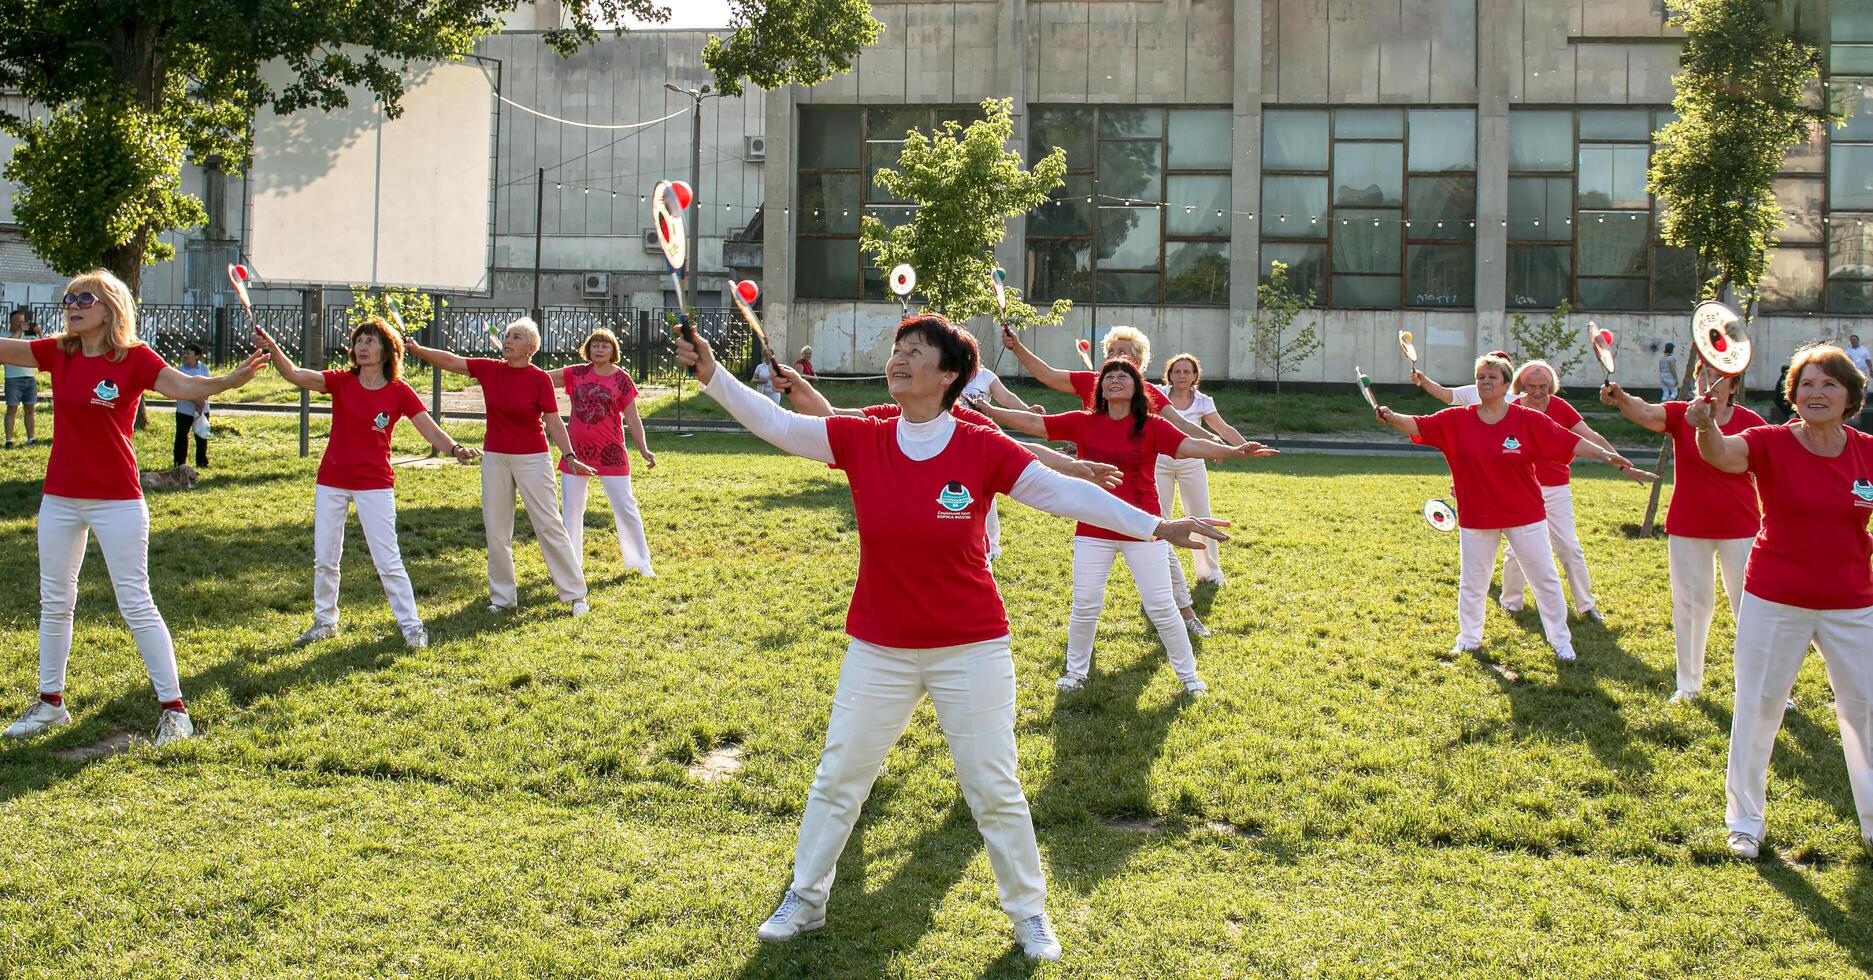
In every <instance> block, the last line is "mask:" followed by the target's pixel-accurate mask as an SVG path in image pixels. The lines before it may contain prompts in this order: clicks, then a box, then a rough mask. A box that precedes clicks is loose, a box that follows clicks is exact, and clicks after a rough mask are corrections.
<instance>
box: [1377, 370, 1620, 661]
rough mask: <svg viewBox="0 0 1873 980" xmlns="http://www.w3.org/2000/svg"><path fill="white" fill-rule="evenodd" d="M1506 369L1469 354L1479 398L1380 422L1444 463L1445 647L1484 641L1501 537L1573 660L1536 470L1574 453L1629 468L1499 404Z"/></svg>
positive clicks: (1554, 641)
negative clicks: (1452, 596) (1451, 616)
mask: <svg viewBox="0 0 1873 980" xmlns="http://www.w3.org/2000/svg"><path fill="white" fill-rule="evenodd" d="M1513 373H1514V372H1513V371H1512V370H1511V368H1510V366H1509V361H1508V358H1505V357H1500V356H1498V355H1496V354H1494V353H1491V354H1485V355H1483V356H1482V357H1479V358H1477V359H1476V393H1477V397H1478V398H1479V399H1480V402H1479V403H1478V404H1475V405H1466V406H1463V407H1461V408H1446V409H1444V410H1443V411H1441V412H1438V413H1436V414H1434V415H1400V414H1399V413H1397V412H1394V411H1392V410H1391V409H1390V408H1387V407H1385V406H1383V405H1381V406H1379V410H1378V416H1379V420H1380V421H1382V422H1384V423H1385V424H1387V425H1389V426H1391V427H1392V428H1394V429H1397V430H1398V431H1400V432H1403V433H1404V434H1406V435H1408V436H1410V437H1411V438H1412V439H1413V440H1414V441H1416V442H1422V443H1424V444H1425V445H1428V446H1435V447H1436V448H1437V449H1438V450H1439V451H1441V452H1442V453H1443V454H1444V459H1445V461H1446V462H1447V463H1449V464H1450V477H1451V481H1452V482H1454V483H1455V484H1456V488H1457V526H1458V528H1459V529H1460V530H1459V538H1458V553H1459V555H1460V556H1461V557H1460V559H1459V560H1460V563H1461V564H1460V566H1459V567H1460V571H1459V573H1458V579H1457V642H1456V644H1455V646H1454V648H1453V649H1452V650H1451V653H1453V654H1457V655H1461V654H1465V653H1473V652H1475V651H1476V650H1478V649H1480V648H1481V647H1482V645H1483V604H1484V601H1485V599H1486V598H1487V596H1488V594H1489V578H1490V572H1491V571H1493V569H1494V565H1495V563H1496V549H1497V548H1498V547H1499V546H1500V544H1501V542H1502V540H1503V539H1505V538H1506V539H1508V542H1509V551H1510V552H1511V553H1512V554H1513V555H1514V556H1515V558H1516V561H1517V562H1518V563H1520V565H1521V566H1522V570H1523V572H1524V573H1525V574H1526V576H1527V579H1528V585H1529V587H1530V588H1531V589H1533V590H1534V592H1535V608H1536V609H1537V610H1539V611H1540V612H1541V626H1542V631H1543V632H1544V633H1546V634H1547V637H1548V645H1549V646H1550V647H1552V648H1554V655H1555V657H1556V658H1557V659H1560V660H1563V661H1570V660H1573V659H1574V638H1573V635H1572V634H1571V633H1570V632H1568V628H1567V599H1566V598H1564V597H1563V596H1562V595H1561V579H1560V576H1558V575H1556V574H1555V571H1554V554H1553V552H1552V551H1550V550H1549V548H1548V530H1547V507H1546V504H1545V503H1544V502H1543V499H1542V494H1541V484H1540V482H1539V481H1538V480H1537V479H1536V478H1535V468H1536V466H1537V465H1539V464H1540V463H1542V462H1544V461H1545V462H1554V463H1564V462H1566V461H1568V460H1571V459H1573V458H1574V457H1576V456H1584V457H1587V458H1589V459H1599V460H1604V461H1605V462H1608V463H1611V464H1613V465H1614V466H1617V467H1619V468H1620V469H1631V468H1632V464H1631V463H1628V462H1627V461H1626V458H1625V457H1624V456H1621V455H1620V454H1618V453H1616V452H1614V451H1613V450H1611V449H1608V448H1606V447H1604V446H1601V445H1600V444H1598V443H1596V442H1594V441H1592V440H1590V439H1583V438H1581V437H1580V436H1578V435H1576V434H1574V433H1572V432H1569V431H1568V430H1566V429H1564V428H1562V427H1561V426H1560V425H1559V424H1557V423H1556V422H1555V421H1554V420H1553V419H1551V418H1549V417H1548V416H1547V415H1544V414H1542V413H1541V412H1537V411H1535V410H1534V409H1531V408H1523V407H1521V406H1520V405H1512V404H1510V403H1509V401H1508V396H1509V384H1510V379H1511V376H1512V375H1513Z"/></svg>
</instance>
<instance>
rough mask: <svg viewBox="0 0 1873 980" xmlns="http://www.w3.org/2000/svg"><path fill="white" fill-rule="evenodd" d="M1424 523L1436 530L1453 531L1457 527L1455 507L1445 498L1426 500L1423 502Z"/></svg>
mask: <svg viewBox="0 0 1873 980" xmlns="http://www.w3.org/2000/svg"><path fill="white" fill-rule="evenodd" d="M1424 523H1426V524H1429V525H1431V528H1432V530H1436V531H1455V530H1456V529H1457V509H1456V508H1455V507H1452V506H1450V502H1449V501H1446V500H1427V501H1425V502H1424Z"/></svg>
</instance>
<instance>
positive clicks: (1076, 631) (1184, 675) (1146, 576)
mask: <svg viewBox="0 0 1873 980" xmlns="http://www.w3.org/2000/svg"><path fill="white" fill-rule="evenodd" d="M1170 546H1171V545H1170V542H1168V541H1112V540H1109V539H1106V538H1088V537H1081V536H1077V535H1076V536H1075V537H1074V538H1073V610H1072V612H1071V613H1069V614H1068V616H1067V673H1068V674H1070V675H1072V676H1074V677H1085V676H1086V675H1087V674H1088V673H1089V672H1090V671H1091V670H1092V666H1093V633H1094V631H1095V630H1097V629H1098V627H1099V610H1100V609H1101V608H1103V607H1104V606H1105V604H1106V579H1107V578H1109V577H1110V576H1111V574H1112V562H1113V560H1114V559H1116V558H1117V557H1118V556H1120V555H1124V556H1125V565H1126V567H1128V568H1130V569H1131V570H1132V583H1133V584H1135V585H1137V586H1138V598H1139V599H1140V600H1141V601H1143V602H1144V606H1145V615H1146V616H1147V617H1148V618H1150V620H1151V625H1152V626H1155V627H1157V630H1158V639H1159V640H1161V641H1163V643H1164V652H1165V653H1166V654H1168V655H1169V656H1170V658H1171V669H1172V670H1174V671H1176V672H1177V679H1178V680H1180V681H1183V682H1184V683H1186V684H1188V683H1189V682H1191V681H1194V680H1196V679H1197V657H1196V654H1195V653H1193V652H1191V649H1190V634H1188V633H1186V632H1185V631H1184V618H1183V617H1182V616H1180V615H1178V614H1177V602H1176V600H1175V599H1174V598H1173V597H1172V593H1171V570H1170V566H1169V562H1170V561H1171V558H1170V556H1168V555H1166V554H1165V553H1164V552H1165V550H1166V549H1168V548H1169V547H1170Z"/></svg>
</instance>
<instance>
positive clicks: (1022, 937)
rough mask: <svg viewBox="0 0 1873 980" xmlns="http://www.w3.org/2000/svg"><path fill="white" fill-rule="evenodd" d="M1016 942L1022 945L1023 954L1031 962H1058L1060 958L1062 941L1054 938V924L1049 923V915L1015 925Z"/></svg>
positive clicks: (1026, 919) (1030, 917) (1027, 919)
mask: <svg viewBox="0 0 1873 980" xmlns="http://www.w3.org/2000/svg"><path fill="white" fill-rule="evenodd" d="M1015 942H1018V943H1020V944H1021V952H1022V953H1023V954H1025V955H1026V956H1027V958H1028V959H1031V960H1057V959H1059V958H1060V940H1059V939H1056V938H1054V927H1053V924H1052V923H1050V922H1048V921H1047V913H1045V912H1042V913H1041V914H1039V915H1031V916H1028V917H1027V918H1025V919H1022V920H1021V921H1020V922H1017V923H1015Z"/></svg>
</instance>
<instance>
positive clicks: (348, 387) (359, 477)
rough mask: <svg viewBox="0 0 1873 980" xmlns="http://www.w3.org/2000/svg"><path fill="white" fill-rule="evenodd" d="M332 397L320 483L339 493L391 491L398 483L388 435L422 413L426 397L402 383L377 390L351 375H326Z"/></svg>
mask: <svg viewBox="0 0 1873 980" xmlns="http://www.w3.org/2000/svg"><path fill="white" fill-rule="evenodd" d="M323 377H324V378H325V390H326V392H327V393H328V394H330V395H331V396H332V434H331V437H330V438H329V439H327V440H326V443H325V455H324V456H323V457H322V458H321V459H320V460H319V476H318V483H319V485H320V486H326V487H331V488H333V489H335V490H388V489H390V488H391V487H393V486H395V485H396V483H397V477H396V473H394V472H393V471H392V470H391V468H390V431H391V430H392V429H394V428H396V427H397V420H398V419H407V418H410V417H412V416H415V415H420V414H422V413H423V412H424V411H426V409H424V407H423V399H422V398H421V397H419V396H418V395H417V394H416V389H414V388H411V387H410V386H409V385H408V384H405V383H404V382H402V381H392V382H391V383H389V384H387V385H385V386H383V387H382V388H378V389H377V390H375V391H373V390H371V389H369V388H366V387H364V385H363V384H362V383H360V382H359V381H358V376H357V375H355V374H352V373H351V372H350V371H326V372H324V374H323Z"/></svg>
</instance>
